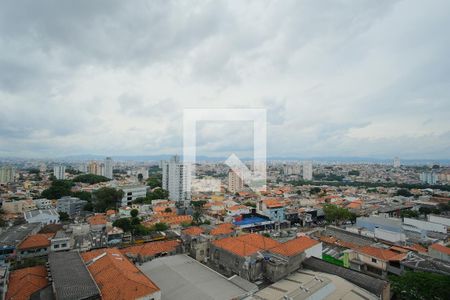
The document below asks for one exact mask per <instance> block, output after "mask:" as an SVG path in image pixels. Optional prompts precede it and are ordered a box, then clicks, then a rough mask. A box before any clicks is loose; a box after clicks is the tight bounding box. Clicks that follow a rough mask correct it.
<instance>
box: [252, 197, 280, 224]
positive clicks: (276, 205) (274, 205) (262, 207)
mask: <svg viewBox="0 0 450 300" xmlns="http://www.w3.org/2000/svg"><path fill="white" fill-rule="evenodd" d="M257 210H258V212H259V213H260V214H262V215H265V216H267V217H269V218H270V219H271V220H272V221H279V222H283V221H284V220H285V214H284V213H285V203H284V201H283V200H280V199H278V198H267V199H264V200H261V201H259V202H258V205H257Z"/></svg>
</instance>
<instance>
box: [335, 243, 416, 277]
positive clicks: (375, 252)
mask: <svg viewBox="0 0 450 300" xmlns="http://www.w3.org/2000/svg"><path fill="white" fill-rule="evenodd" d="M394 250H395V249H392V248H391V249H385V248H377V247H373V246H363V247H358V248H356V249H354V250H353V251H351V252H349V255H348V256H345V257H344V259H347V258H348V262H344V264H346V263H348V264H349V265H350V268H352V269H355V270H358V271H362V272H364V273H367V274H369V275H372V276H377V277H380V278H386V277H387V274H388V273H393V274H396V275H400V274H401V273H402V272H403V270H402V267H401V265H400V262H401V261H402V260H404V259H405V258H406V257H407V255H408V253H407V252H405V251H403V250H402V251H394Z"/></svg>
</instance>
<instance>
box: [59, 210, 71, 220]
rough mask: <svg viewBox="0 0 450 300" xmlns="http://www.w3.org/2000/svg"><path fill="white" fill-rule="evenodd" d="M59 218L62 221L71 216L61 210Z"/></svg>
mask: <svg viewBox="0 0 450 300" xmlns="http://www.w3.org/2000/svg"><path fill="white" fill-rule="evenodd" d="M59 220H60V221H61V222H65V221H69V220H70V216H69V214H68V213H66V212H63V211H60V212H59Z"/></svg>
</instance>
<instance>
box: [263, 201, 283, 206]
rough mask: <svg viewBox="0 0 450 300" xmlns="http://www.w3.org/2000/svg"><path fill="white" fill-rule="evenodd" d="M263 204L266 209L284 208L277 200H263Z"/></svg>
mask: <svg viewBox="0 0 450 300" xmlns="http://www.w3.org/2000/svg"><path fill="white" fill-rule="evenodd" d="M263 202H264V204H265V205H266V206H267V208H278V207H284V203H283V202H282V201H279V200H277V199H266V200H263Z"/></svg>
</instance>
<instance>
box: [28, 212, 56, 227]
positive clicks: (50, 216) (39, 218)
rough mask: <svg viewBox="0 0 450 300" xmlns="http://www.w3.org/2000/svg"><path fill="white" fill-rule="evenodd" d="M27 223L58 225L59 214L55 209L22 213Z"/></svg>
mask: <svg viewBox="0 0 450 300" xmlns="http://www.w3.org/2000/svg"><path fill="white" fill-rule="evenodd" d="M23 217H24V218H25V221H27V223H42V224H45V225H48V224H57V223H59V213H58V212H57V211H56V209H43V210H40V209H39V210H31V211H28V212H24V213H23Z"/></svg>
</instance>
